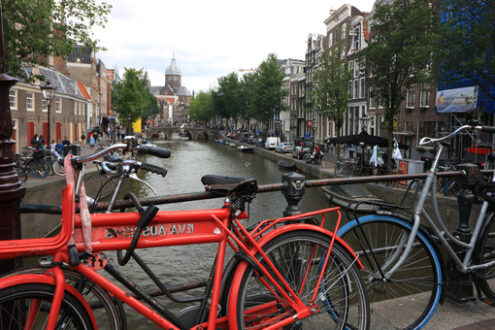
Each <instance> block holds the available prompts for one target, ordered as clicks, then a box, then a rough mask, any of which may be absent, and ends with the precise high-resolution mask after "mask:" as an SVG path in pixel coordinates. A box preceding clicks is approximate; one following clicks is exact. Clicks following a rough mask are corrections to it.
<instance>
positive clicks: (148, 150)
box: [137, 145, 170, 158]
mask: <svg viewBox="0 0 495 330" xmlns="http://www.w3.org/2000/svg"><path fill="white" fill-rule="evenodd" d="M137 151H138V153H139V154H149V155H153V156H156V157H160V158H169V157H170V150H169V149H166V148H160V147H153V146H145V145H140V146H139V147H138V148H137Z"/></svg>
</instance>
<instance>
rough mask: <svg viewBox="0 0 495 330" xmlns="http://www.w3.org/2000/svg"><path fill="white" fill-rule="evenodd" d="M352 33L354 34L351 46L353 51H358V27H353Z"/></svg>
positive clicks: (359, 38)
mask: <svg viewBox="0 0 495 330" xmlns="http://www.w3.org/2000/svg"><path fill="white" fill-rule="evenodd" d="M354 33H355V34H356V35H355V36H354V42H353V48H354V50H355V51H358V50H359V47H360V45H359V44H360V41H361V34H360V32H359V27H356V28H355V29H354Z"/></svg>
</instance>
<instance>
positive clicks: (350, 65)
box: [349, 61, 355, 77]
mask: <svg viewBox="0 0 495 330" xmlns="http://www.w3.org/2000/svg"><path fill="white" fill-rule="evenodd" d="M349 71H351V75H352V76H353V77H354V74H355V73H354V61H349Z"/></svg>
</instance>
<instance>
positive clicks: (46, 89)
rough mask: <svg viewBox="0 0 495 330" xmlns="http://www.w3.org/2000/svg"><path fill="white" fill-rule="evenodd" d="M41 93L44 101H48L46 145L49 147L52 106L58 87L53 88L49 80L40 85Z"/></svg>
mask: <svg viewBox="0 0 495 330" xmlns="http://www.w3.org/2000/svg"><path fill="white" fill-rule="evenodd" d="M40 89H41V92H42V93H43V100H46V101H47V105H46V108H47V109H46V110H47V117H48V125H47V133H46V144H47V145H48V146H49V145H50V143H51V140H50V120H51V119H50V106H51V103H52V100H53V97H54V96H55V90H56V89H57V88H56V87H53V86H52V85H51V83H50V80H47V81H46V83H45V84H43V85H40Z"/></svg>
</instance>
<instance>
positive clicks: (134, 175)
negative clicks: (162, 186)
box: [129, 173, 158, 195]
mask: <svg viewBox="0 0 495 330" xmlns="http://www.w3.org/2000/svg"><path fill="white" fill-rule="evenodd" d="M129 178H130V179H132V180H134V181H137V182H139V183H142V184H144V185H145V186H146V187H147V188H148V189H149V190H151V191H152V192H153V194H154V195H157V194H158V193H157V191H156V190H155V188H153V187H152V186H151V185H150V184H149V183H148V182H146V181H144V180H141V179H140V178H138V176H137V175H136V173H132V174H130V175H129Z"/></svg>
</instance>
